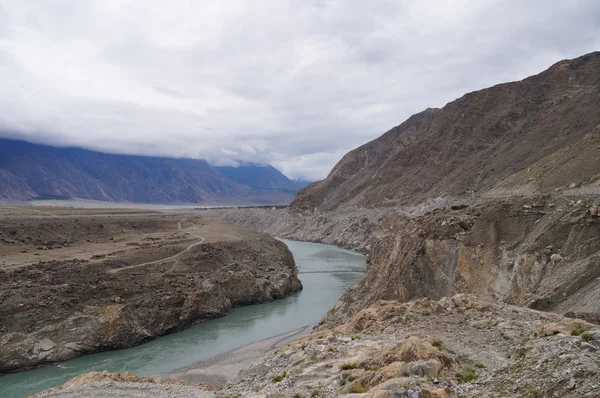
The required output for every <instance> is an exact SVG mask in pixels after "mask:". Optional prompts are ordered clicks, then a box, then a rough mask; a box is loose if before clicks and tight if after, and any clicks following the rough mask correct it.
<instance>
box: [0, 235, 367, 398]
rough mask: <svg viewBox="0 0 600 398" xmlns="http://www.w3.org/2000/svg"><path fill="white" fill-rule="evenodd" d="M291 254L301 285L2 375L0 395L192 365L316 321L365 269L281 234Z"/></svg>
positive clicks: (18, 396)
mask: <svg viewBox="0 0 600 398" xmlns="http://www.w3.org/2000/svg"><path fill="white" fill-rule="evenodd" d="M283 241H284V242H285V243H286V244H287V245H288V247H289V248H290V250H291V252H292V253H293V254H294V259H295V261H296V265H297V266H298V277H299V278H300V280H301V281H302V284H303V286H304V289H303V290H302V291H301V292H300V293H298V294H295V295H293V296H290V297H287V298H285V299H282V300H276V301H272V302H269V303H266V304H259V305H252V306H248V307H242V308H236V309H235V310H234V311H233V312H231V313H230V314H229V315H227V316H226V317H223V318H218V319H214V320H210V321H207V322H203V323H200V324H197V325H194V326H192V327H191V328H189V329H186V330H184V331H182V332H179V333H174V334H171V335H168V336H164V337H160V338H158V339H156V340H153V341H150V342H148V343H145V344H142V345H140V346H137V347H133V348H128V349H124V350H116V351H107V352H101V353H98V354H91V355H85V356H82V357H79V358H75V359H72V360H70V361H66V362H64V363H63V364H61V366H60V367H58V366H49V367H45V368H39V369H34V370H30V371H27V372H20V373H14V374H7V375H0V398H23V397H28V396H29V395H31V394H34V393H36V392H39V391H41V390H44V389H47V388H50V387H54V386H56V385H60V384H62V383H64V382H65V381H67V380H69V379H70V378H72V377H74V376H77V375H79V374H81V373H85V372H91V371H102V370H108V371H110V372H125V371H129V372H132V373H135V374H137V375H140V376H142V375H154V374H158V373H163V372H167V371H169V370H172V369H175V368H180V367H183V366H188V365H192V364H194V363H196V362H199V361H202V360H206V359H209V358H211V357H214V356H216V355H218V354H221V353H224V352H227V351H230V350H232V349H235V348H238V347H242V346H244V345H247V344H250V343H253V342H256V341H260V340H263V339H266V338H268V337H272V336H276V335H279V334H283V333H285V332H288V331H291V330H295V329H298V328H301V327H303V326H306V325H314V324H316V323H317V322H318V321H319V320H320V319H321V318H322V317H323V315H325V313H326V312H327V310H329V309H330V308H331V307H333V305H334V304H335V303H336V301H337V300H338V299H339V298H340V296H341V295H342V294H343V293H344V292H345V291H346V290H347V289H348V288H349V287H350V285H351V284H353V283H354V282H355V281H356V280H358V279H359V278H360V277H361V276H362V273H363V272H364V270H365V257H364V256H362V255H360V254H357V253H354V252H351V251H348V250H344V249H340V248H337V247H334V246H328V245H322V244H317V243H305V242H294V241H289V240H283Z"/></svg>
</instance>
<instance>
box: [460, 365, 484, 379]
mask: <svg viewBox="0 0 600 398" xmlns="http://www.w3.org/2000/svg"><path fill="white" fill-rule="evenodd" d="M456 376H457V377H458V379H459V380H460V382H461V383H469V382H471V381H473V380H477V378H478V377H479V374H477V372H476V371H475V369H474V368H472V367H470V366H469V367H467V368H466V369H465V370H463V371H462V372H460V373H459V374H457V375H456Z"/></svg>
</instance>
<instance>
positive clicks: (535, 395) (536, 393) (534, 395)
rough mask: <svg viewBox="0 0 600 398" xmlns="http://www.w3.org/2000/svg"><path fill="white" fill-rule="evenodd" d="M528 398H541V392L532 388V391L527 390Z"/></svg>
mask: <svg viewBox="0 0 600 398" xmlns="http://www.w3.org/2000/svg"><path fill="white" fill-rule="evenodd" d="M529 396H530V397H532V398H538V397H542V392H541V391H540V390H539V389H537V388H534V389H532V390H529Z"/></svg>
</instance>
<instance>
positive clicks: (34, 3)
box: [0, 0, 600, 180]
mask: <svg viewBox="0 0 600 398" xmlns="http://www.w3.org/2000/svg"><path fill="white" fill-rule="evenodd" d="M597 50H600V2H599V1H597V0H569V1H564V0H528V1H523V0H504V1H500V0H452V1H442V0H436V1H433V0H419V1H413V0H410V1H409V0H405V1H403V0H392V1H387V0H372V1H362V0H356V1H352V0H346V1H335V0H332V1H327V0H302V1H294V0H290V1H288V0H256V1H243V0H238V1H230V0H217V1H203V0H190V1H178V0H170V1H164V0H143V1H142V0H131V1H126V0H121V1H117V0H102V1H97V0H69V1H66V0H27V1H23V0H0V76H2V83H1V84H0V136H2V137H6V138H18V139H25V140H28V141H31V142H36V143H44V144H50V145H58V146H67V145H68V146H81V147H84V148H88V149H93V150H100V151H104V152H111V153H124V154H142V155H159V156H175V157H192V158H204V159H207V160H209V161H210V162H211V163H213V164H216V165H235V164H237V163H238V162H253V163H263V164H266V163H270V164H272V165H273V166H275V167H277V168H278V169H279V170H281V171H282V172H284V173H285V174H286V175H288V176H289V177H291V178H301V179H309V180H316V179H321V178H324V177H325V176H326V175H327V173H328V172H329V171H330V170H331V168H332V167H333V166H334V164H335V163H336V162H337V161H338V160H339V159H341V157H342V156H343V155H344V154H345V153H347V152H348V151H349V150H351V149H353V148H356V147H357V146H359V145H361V144H363V143H366V142H368V141H370V140H372V139H374V138H376V137H378V136H379V135H381V134H383V133H384V132H386V131H387V130H389V129H390V128H392V127H394V126H396V125H398V124H400V123H402V122H403V121H404V120H405V119H407V118H408V117H409V116H410V115H412V114H414V113H416V112H420V111H422V110H424V109H426V108H428V107H442V106H444V105H445V104H446V103H447V102H450V101H452V100H454V99H456V98H458V97H460V96H462V95H463V94H464V93H466V92H469V91H473V90H477V89H481V88H484V87H487V86H491V85H494V84H497V83H502V82H505V81H512V80H520V79H522V78H525V77H527V76H529V75H532V74H536V73H539V72H541V71H543V70H544V69H546V68H548V67H549V66H550V65H552V64H553V63H555V62H557V61H559V60H561V59H565V58H574V57H577V56H580V55H583V54H585V53H589V52H592V51H597Z"/></svg>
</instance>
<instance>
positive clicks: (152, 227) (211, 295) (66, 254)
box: [0, 207, 301, 372]
mask: <svg viewBox="0 0 600 398" xmlns="http://www.w3.org/2000/svg"><path fill="white" fill-rule="evenodd" d="M0 242H1V244H0V259H1V260H0V371H3V372H6V371H17V370H24V369H28V368H32V367H35V366H38V365H42V364H47V363H52V362H56V361H62V360H65V359H69V358H72V357H75V356H78V355H81V354H85V353H91V352H95V351H102V350H108V349H115V348H123V347H129V346H132V345H136V344H139V343H142V342H144V341H147V340H150V339H153V338H156V337H158V336H160V335H164V334H167V333H172V332H175V331H178V330H181V329H183V328H185V327H188V326H190V325H192V324H194V323H196V322H199V321H202V320H205V319H210V318H214V317H218V316H223V315H225V314H227V312H229V311H231V309H232V308H233V307H236V306H241V305H247V304H254V303H261V302H264V301H268V300H272V299H276V298H281V297H285V296H286V295H289V294H291V293H294V292H296V291H298V290H299V289H301V284H300V281H299V280H298V279H297V277H296V268H295V264H294V260H293V257H292V255H291V253H290V252H289V250H288V249H287V248H286V246H285V245H284V244H283V243H281V242H279V241H277V240H275V239H273V238H271V237H269V236H268V235H265V234H262V233H257V232H253V231H251V230H249V229H246V228H241V227H236V226H233V225H231V224H227V223H225V222H223V221H219V220H217V219H210V218H205V217H199V216H196V215H179V214H177V215H167V214H162V213H159V212H151V211H136V210H119V209H110V210H97V209H69V208H32V207H12V208H11V207H5V208H0Z"/></svg>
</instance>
